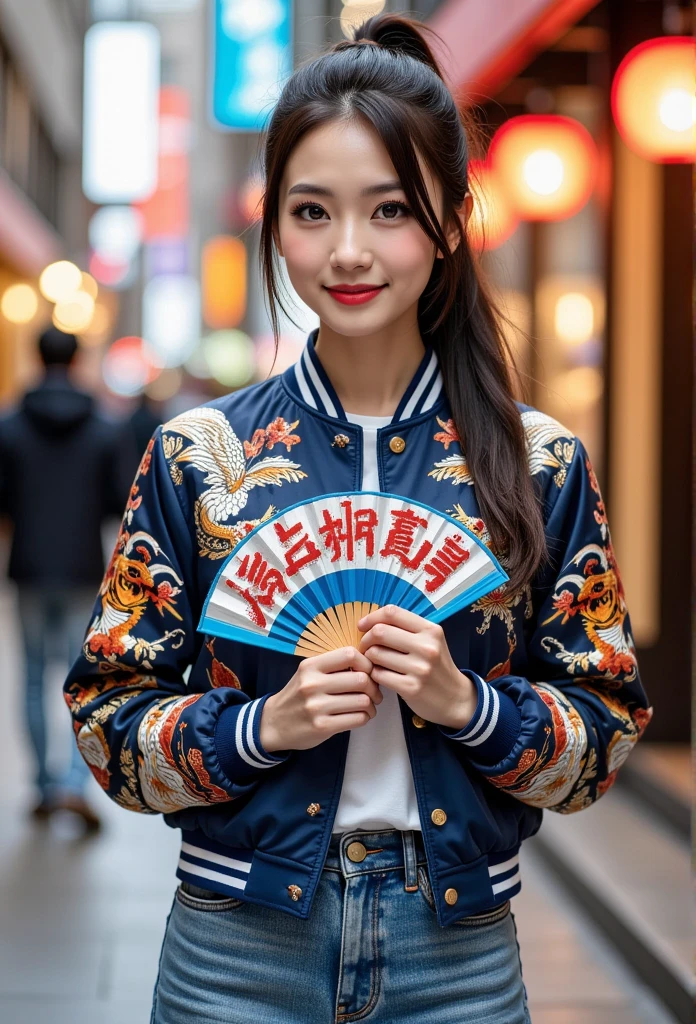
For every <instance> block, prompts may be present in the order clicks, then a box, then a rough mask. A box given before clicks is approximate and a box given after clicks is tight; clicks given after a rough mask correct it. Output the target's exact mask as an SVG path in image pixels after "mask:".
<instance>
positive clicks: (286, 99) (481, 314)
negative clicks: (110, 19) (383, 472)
mask: <svg viewBox="0 0 696 1024" xmlns="http://www.w3.org/2000/svg"><path fill="white" fill-rule="evenodd" d="M423 30H427V31H430V32H432V29H430V28H429V27H428V26H426V25H416V24H415V23H414V22H412V21H410V20H409V19H408V18H405V17H403V16H400V15H396V14H381V15H377V16H376V17H372V18H369V19H368V20H367V21H366V22H365V23H364V24H363V25H361V26H360V27H359V28H358V29H357V31H356V34H355V39H354V40H344V41H342V42H340V43H337V44H335V45H334V46H333V47H332V49H331V50H329V51H328V52H327V53H325V54H323V55H322V56H320V57H318V58H317V59H315V60H313V61H311V62H310V63H307V64H305V65H304V66H303V67H300V68H299V69H298V70H297V71H296V72H295V73H294V74H293V75H292V77H291V78H290V79H289V80H288V82H287V83H286V85H285V87H284V88H283V90H282V93H281V95H280V98H279V100H278V102H277V104H276V107H275V109H274V111H273V114H272V117H271V120H270V123H269V125H268V129H267V133H266V139H265V152H264V170H265V179H266V182H265V192H264V198H263V218H262V222H261V251H260V258H261V265H262V271H263V275H264V281H265V286H266V290H267V293H268V296H269V297H270V299H271V310H270V313H271V321H272V325H273V332H274V335H275V339H276V347H277V343H278V336H279V329H278V315H277V311H276V308H275V303H276V302H277V303H278V305H279V306H280V308H281V309H284V307H283V303H282V297H281V295H280V292H279V288H278V278H277V259H278V254H277V250H276V248H275V245H274V239H273V230H274V227H276V226H277V223H278V210H279V193H280V184H281V180H282V177H283V173H284V170H285V166H286V163H287V161H288V158H289V157H290V154H291V153H292V151H293V149H294V147H295V146H296V145H297V144H298V142H299V141H300V140H301V139H302V138H303V136H305V135H306V134H307V133H308V132H310V131H312V130H314V129H315V128H319V127H320V126H322V125H326V124H329V123H331V122H336V121H345V120H355V119H361V120H362V121H363V122H364V123H366V124H367V125H369V126H371V127H372V128H373V129H374V130H375V131H376V132H377V134H378V135H379V137H380V139H381V140H382V142H383V144H384V146H385V148H386V150H387V152H388V154H389V156H390V158H391V161H392V163H393V165H394V167H395V169H396V172H397V175H398V177H399V180H400V181H401V184H402V188H403V189H404V191H405V193H406V196H407V198H408V202H409V206H410V208H411V211H412V213H413V216H414V217H415V218H416V220H417V221H418V223H419V224H420V226H421V227H422V229H423V231H424V232H425V233H426V235H427V236H428V237H429V238H430V239H431V240H432V241H433V243H434V244H435V245H436V246H437V249H438V250H439V251H440V252H442V254H443V258H442V259H435V260H434V263H433V269H432V273H431V275H430V279H429V281H428V284H427V285H426V288H425V290H424V292H423V294H422V295H421V298H420V300H419V304H418V324H419V329H420V332H421V335H422V337H423V339H424V341H425V343H426V344H430V345H432V347H433V349H434V350H435V352H436V354H437V357H438V359H439V362H440V368H441V370H442V376H443V381H444V389H445V393H446V395H447V397H448V400H449V403H450V407H451V410H452V416H453V418H454V423H455V426H456V428H457V431H458V434H459V437H460V439H461V446H462V452H463V453H465V456H466V461H467V468H468V470H469V473H470V474H471V477H472V479H473V480H474V485H475V489H476V497H477V499H478V503H479V507H480V509H481V515H482V517H483V519H484V520H485V522H486V525H487V526H488V529H489V532H490V535H491V541H492V546H493V548H494V550H495V551H496V552H498V553H499V555H502V556H504V561H505V566H506V569H507V572H508V575H509V576H510V584H509V586H510V588H511V589H512V590H517V589H518V588H520V587H521V586H523V585H524V584H525V583H527V582H529V581H530V579H531V577H532V576H533V574H534V572H535V571H536V570H537V568H539V566H540V565H541V564H542V562H543V561H544V560H545V556H546V542H545V536H544V526H543V520H542V513H541V504H540V500H539V496H538V494H537V490H536V487H535V485H534V481H533V479H532V477H531V475H530V473H529V468H528V462H527V451H526V442H525V434H524V428H523V426H522V420H521V417H520V411H519V409H518V408H517V405H516V404H515V399H514V391H513V382H512V378H511V372H510V367H511V359H510V353H509V350H508V347H507V343H506V340H505V337H504V334H503V331H502V328H501V319H500V316H499V314H498V312H497V310H496V309H495V307H494V305H493V303H492V302H491V299H490V297H489V295H488V294H487V291H486V288H485V286H484V283H483V280H482V277H481V273H480V268H479V267H478V262H477V260H476V259H475V257H474V255H473V254H472V251H471V247H470V245H469V242H468V240H467V237H466V232H465V230H464V228H463V226H462V221H461V219H460V216H459V212H458V211H460V210H461V208H462V205H463V203H464V198H465V195H466V193H467V191H468V189H469V182H468V176H467V168H468V160H469V144H468V141H467V131H466V130H465V124H464V120H463V117H462V115H461V113H460V111H459V110H458V109H457V105H456V103H455V101H454V99H453V97H452V94H451V93H450V91H449V89H448V88H447V86H446V85H445V83H444V81H443V79H442V74H441V71H440V68H439V67H438V64H437V61H436V60H435V57H434V56H433V54H432V51H431V50H430V47H429V46H428V44H427V42H426V40H425V38H424V36H423V34H422V31H423ZM370 43H372V44H378V45H365V44H370ZM417 154H420V155H421V157H422V159H423V160H424V162H425V163H426V164H427V166H428V168H429V170H430V171H431V173H432V174H434V175H435V176H436V178H438V179H439V181H440V183H441V186H442V195H443V224H442V225H441V224H440V223H439V222H438V218H437V214H436V211H435V210H434V209H433V207H432V205H431V203H430V200H429V198H428V192H427V189H426V186H425V182H424V181H423V177H422V174H421V171H420V166H419V163H418V157H417ZM451 226H454V228H455V230H456V231H457V232H458V234H459V238H460V241H459V244H458V245H457V247H456V248H455V250H454V252H451V251H450V248H449V245H448V243H447V234H446V233H447V231H448V230H449V228H450V227H451Z"/></svg>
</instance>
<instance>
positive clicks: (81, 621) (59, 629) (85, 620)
mask: <svg viewBox="0 0 696 1024" xmlns="http://www.w3.org/2000/svg"><path fill="white" fill-rule="evenodd" d="M95 592H96V588H92V587H89V588H87V587H84V588H83V587H79V588H73V587H57V586H40V587H39V586H27V585H21V586H19V587H18V608H19V619H20V624H21V631H22V640H23V642H24V658H25V666H26V668H25V688H24V711H25V721H26V726H27V732H28V734H29V739H30V742H31V746H32V749H33V752H34V759H35V777H34V781H35V783H36V786H37V789H38V790H39V794H40V797H41V798H42V799H44V800H50V799H51V798H52V797H53V796H55V795H56V793H57V792H58V791H63V792H69V793H73V794H82V793H83V791H84V788H85V784H86V782H87V779H88V777H89V775H90V770H89V768H88V766H87V764H86V763H85V761H84V760H83V758H82V755H81V754H80V752H79V750H78V749H77V743H76V742H75V738H74V736H73V735H72V732H71V730H70V716H69V715H67V713H66V715H65V718H64V719H63V722H64V726H65V741H66V745H67V744H68V743H69V745H70V760H69V763H68V766H67V768H66V770H65V772H64V773H63V775H62V776H61V777H60V778H59V779H55V778H53V776H52V775H51V773H50V771H49V769H48V764H47V759H46V752H47V745H48V744H47V728H46V711H45V701H44V675H45V670H46V661H47V654H48V653H49V651H55V653H56V654H58V655H59V656H61V657H62V658H63V659H64V660H65V662H66V665H72V663H73V662H74V661H75V659H76V658H77V656H78V654H79V653H80V648H81V647H82V642H83V640H84V637H85V633H86V631H87V626H88V625H89V620H90V615H91V612H92V607H93V605H94V598H95Z"/></svg>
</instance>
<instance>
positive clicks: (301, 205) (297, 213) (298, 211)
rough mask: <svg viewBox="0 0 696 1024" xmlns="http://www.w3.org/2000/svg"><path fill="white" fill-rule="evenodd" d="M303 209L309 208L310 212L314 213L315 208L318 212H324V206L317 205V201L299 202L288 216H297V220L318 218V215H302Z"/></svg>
mask: <svg viewBox="0 0 696 1024" xmlns="http://www.w3.org/2000/svg"><path fill="white" fill-rule="evenodd" d="M304 210H311V211H312V214H314V213H316V211H317V210H318V211H319V213H320V214H322V213H326V211H325V209H324V207H323V206H319V204H318V203H299V204H298V205H297V206H295V207H294V208H293V209H292V210H291V211H290V216H291V217H297V218H298V220H319V217H314V216H311V215H310V216H309V217H303V216H302V213H303V211H304Z"/></svg>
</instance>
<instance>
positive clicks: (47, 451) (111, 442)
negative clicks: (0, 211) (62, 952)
mask: <svg viewBox="0 0 696 1024" xmlns="http://www.w3.org/2000/svg"><path fill="white" fill-rule="evenodd" d="M38 348H39V354H40V356H41V360H42V362H43V365H44V371H45V372H44V376H43V379H42V381H41V383H40V384H39V386H38V387H37V388H36V389H35V390H31V391H28V392H27V393H26V394H25V395H24V397H23V399H22V400H21V403H20V405H19V407H18V408H17V409H16V410H15V411H13V412H11V413H10V414H9V415H7V416H5V417H4V418H3V419H0V514H2V515H6V516H8V517H9V519H10V521H11V524H12V526H13V536H12V546H11V553H10V564H9V576H10V578H11V579H13V580H14V581H15V583H16V584H17V592H18V605H19V616H20V622H21V631H22V639H23V643H24V652H25V659H26V677H25V693H24V712H25V717H26V726H27V730H28V735H29V739H30V741H31V746H32V749H33V752H34V756H35V761H36V773H35V779H34V781H35V783H36V788H37V791H38V800H37V802H36V803H35V805H34V806H33V809H32V814H33V815H34V816H35V817H37V818H45V817H46V816H48V815H49V814H50V813H51V812H52V811H53V810H56V809H69V810H72V811H74V812H76V813H77V814H79V815H80V816H81V817H82V818H83V819H84V821H85V823H86V825H87V827H88V828H91V829H96V828H98V827H99V818H98V816H97V814H96V813H95V812H94V810H93V809H92V808H91V807H90V806H89V804H88V803H87V801H86V799H85V795H84V790H85V785H86V782H87V778H88V777H89V770H88V768H87V766H86V765H85V763H84V761H83V759H82V757H81V756H80V754H79V752H78V750H77V745H76V743H75V741H74V739H72V738H71V757H70V762H69V765H68V767H67V769H66V771H65V772H64V773H63V775H62V777H60V778H58V779H56V778H53V777H52V775H51V772H50V770H49V767H48V763H47V756H46V755H47V746H48V743H47V739H48V737H47V732H48V730H47V722H46V713H45V703H44V673H45V667H46V661H47V654H48V653H50V648H49V642H50V641H51V640H53V641H58V645H57V646H59V647H60V653H61V655H62V656H63V657H64V658H65V660H69V661H70V662H71V663H72V662H73V661H74V660H75V658H76V657H77V656H78V654H79V653H80V649H81V646H82V641H83V639H84V634H85V626H86V624H87V620H88V618H89V614H90V610H91V607H92V604H93V603H94V597H95V594H96V591H97V589H98V586H99V582H100V580H101V577H102V574H103V572H104V559H103V554H102V540H101V527H102V524H103V523H104V521H105V519H106V518H107V517H109V516H112V515H120V513H121V512H122V511H123V507H124V505H125V502H126V499H127V496H128V490H129V484H130V479H131V477H130V476H129V475H128V473H129V470H130V462H131V461H132V460H126V459H124V457H123V448H124V440H123V437H119V433H118V432H117V430H116V425H115V424H112V423H110V422H109V421H108V420H107V419H105V418H104V417H102V416H101V415H100V414H99V413H98V412H97V410H96V405H95V400H94V398H93V397H92V396H91V395H89V394H87V393H85V392H84V391H81V390H78V388H76V387H75V386H74V384H73V383H72V381H71V379H70V367H71V364H72V363H73V361H74V358H75V355H76V353H77V349H78V345H77V339H76V338H75V336H74V335H72V334H66V333H64V332H63V331H60V330H58V329H57V328H55V327H49V328H48V329H47V330H45V331H44V332H43V333H42V334H41V336H40V338H39V341H38ZM126 463H128V464H126Z"/></svg>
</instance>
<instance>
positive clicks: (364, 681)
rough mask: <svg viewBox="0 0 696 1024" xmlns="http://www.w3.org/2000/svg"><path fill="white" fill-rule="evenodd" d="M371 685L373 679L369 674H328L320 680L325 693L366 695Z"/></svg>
mask: <svg viewBox="0 0 696 1024" xmlns="http://www.w3.org/2000/svg"><path fill="white" fill-rule="evenodd" d="M371 671H372V663H370V672H371ZM371 685H372V679H371V678H370V675H369V673H368V672H327V673H326V674H324V675H323V678H322V679H321V680H319V686H320V687H321V689H322V690H323V691H324V693H364V692H365V691H366V690H369V689H370V686H371Z"/></svg>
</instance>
